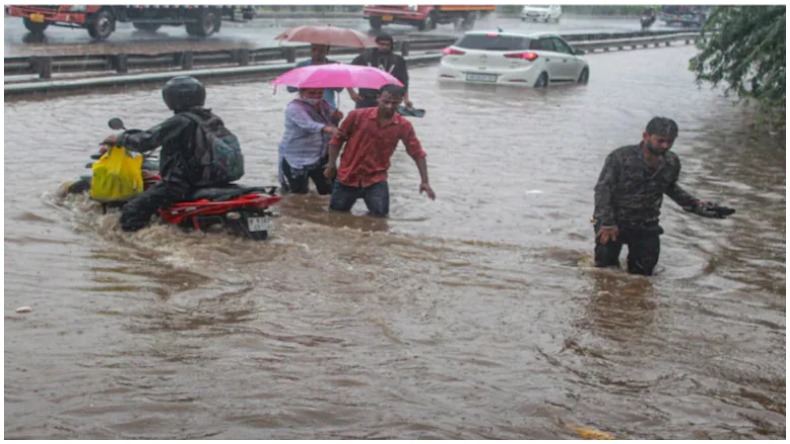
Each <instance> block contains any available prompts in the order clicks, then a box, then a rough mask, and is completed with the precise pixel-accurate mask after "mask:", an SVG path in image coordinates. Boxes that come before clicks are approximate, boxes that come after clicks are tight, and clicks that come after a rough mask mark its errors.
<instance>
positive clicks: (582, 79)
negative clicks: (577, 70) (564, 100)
mask: <svg viewBox="0 0 790 444" xmlns="http://www.w3.org/2000/svg"><path fill="white" fill-rule="evenodd" d="M589 81H590V70H588V69H587V68H584V69H583V70H582V72H581V74H579V80H578V82H577V83H579V84H580V85H586V84H587V83H588V82H589Z"/></svg>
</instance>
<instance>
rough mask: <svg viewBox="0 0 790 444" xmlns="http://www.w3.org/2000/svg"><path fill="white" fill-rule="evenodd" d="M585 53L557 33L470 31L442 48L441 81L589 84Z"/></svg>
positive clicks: (498, 83) (508, 83)
mask: <svg viewBox="0 0 790 444" xmlns="http://www.w3.org/2000/svg"><path fill="white" fill-rule="evenodd" d="M582 54H584V51H583V50H581V49H574V48H573V47H572V46H571V45H569V44H568V43H566V42H565V40H563V39H562V38H561V37H559V36H558V35H555V34H547V33H531V34H520V33H513V32H502V31H469V32H467V33H466V34H464V35H463V37H461V38H460V39H459V40H458V41H457V42H455V43H454V44H453V45H452V46H449V47H447V48H445V49H444V50H442V60H441V63H440V65H439V80H442V81H458V82H468V83H489V84H497V85H522V86H533V87H535V88H545V87H546V86H548V85H550V84H560V83H582V84H586V83H587V82H588V80H589V79H590V67H589V66H588V65H587V62H586V61H585V60H584V59H583V58H582V57H579V56H580V55H582Z"/></svg>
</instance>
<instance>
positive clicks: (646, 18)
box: [639, 6, 656, 29]
mask: <svg viewBox="0 0 790 444" xmlns="http://www.w3.org/2000/svg"><path fill="white" fill-rule="evenodd" d="M639 21H640V23H641V24H642V29H647V28H649V27H650V26H652V25H653V22H655V21H656V11H655V10H653V8H652V7H651V6H648V7H646V8H645V9H644V10H643V11H642V18H641V19H640V20H639Z"/></svg>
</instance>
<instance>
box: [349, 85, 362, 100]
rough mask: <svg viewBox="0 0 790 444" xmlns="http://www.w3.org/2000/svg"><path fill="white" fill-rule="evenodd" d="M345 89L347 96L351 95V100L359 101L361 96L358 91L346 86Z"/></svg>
mask: <svg viewBox="0 0 790 444" xmlns="http://www.w3.org/2000/svg"><path fill="white" fill-rule="evenodd" d="M346 91H348V96H349V97H351V100H353V101H354V102H359V100H360V99H361V97H360V96H359V93H358V92H357V91H356V90H355V89H354V88H346Z"/></svg>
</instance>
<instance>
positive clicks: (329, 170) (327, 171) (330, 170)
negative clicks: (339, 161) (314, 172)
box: [324, 165, 337, 179]
mask: <svg viewBox="0 0 790 444" xmlns="http://www.w3.org/2000/svg"><path fill="white" fill-rule="evenodd" d="M336 175H337V167H336V166H335V165H327V166H326V168H324V177H326V178H327V179H334V178H335V176H336Z"/></svg>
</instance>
